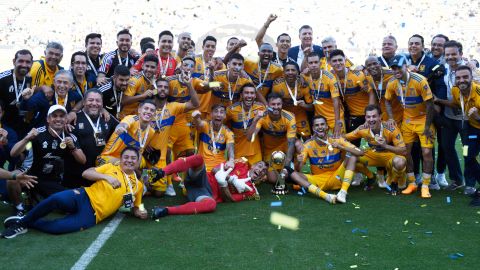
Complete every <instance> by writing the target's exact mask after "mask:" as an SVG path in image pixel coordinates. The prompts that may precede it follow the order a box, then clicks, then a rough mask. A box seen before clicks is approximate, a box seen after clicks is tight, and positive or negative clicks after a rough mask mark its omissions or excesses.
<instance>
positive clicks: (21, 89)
mask: <svg viewBox="0 0 480 270" xmlns="http://www.w3.org/2000/svg"><path fill="white" fill-rule="evenodd" d="M12 76H13V87H14V88H15V99H16V100H17V102H18V101H19V100H20V92H22V91H23V87H25V78H26V76H25V77H23V82H22V86H21V87H20V89H18V85H17V77H16V76H15V70H13V71H12Z"/></svg>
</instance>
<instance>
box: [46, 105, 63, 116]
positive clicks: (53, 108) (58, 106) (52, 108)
mask: <svg viewBox="0 0 480 270" xmlns="http://www.w3.org/2000/svg"><path fill="white" fill-rule="evenodd" d="M59 110H60V111H62V112H64V113H67V110H66V109H65V107H63V106H62V105H58V104H55V105H52V106H50V108H49V109H48V113H47V116H50V114H52V113H54V112H55V111H59Z"/></svg>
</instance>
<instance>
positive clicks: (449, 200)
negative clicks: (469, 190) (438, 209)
mask: <svg viewBox="0 0 480 270" xmlns="http://www.w3.org/2000/svg"><path fill="white" fill-rule="evenodd" d="M451 202H452V199H450V196H447V203H448V204H449V203H451Z"/></svg>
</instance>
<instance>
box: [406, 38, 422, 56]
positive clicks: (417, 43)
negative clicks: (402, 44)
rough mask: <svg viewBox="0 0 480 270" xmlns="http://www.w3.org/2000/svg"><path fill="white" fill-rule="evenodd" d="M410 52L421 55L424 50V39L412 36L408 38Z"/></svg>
mask: <svg viewBox="0 0 480 270" xmlns="http://www.w3.org/2000/svg"><path fill="white" fill-rule="evenodd" d="M408 52H409V53H410V55H413V56H417V57H418V56H420V55H421V54H422V52H423V44H422V40H421V39H420V38H419V37H411V38H410V40H408Z"/></svg>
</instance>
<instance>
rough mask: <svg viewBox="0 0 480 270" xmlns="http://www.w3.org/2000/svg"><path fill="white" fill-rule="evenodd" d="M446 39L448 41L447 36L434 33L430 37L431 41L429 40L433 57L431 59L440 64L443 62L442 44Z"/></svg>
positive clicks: (443, 50)
mask: <svg viewBox="0 0 480 270" xmlns="http://www.w3.org/2000/svg"><path fill="white" fill-rule="evenodd" d="M447 41H449V39H448V37H447V36H445V35H442V34H438V35H435V36H434V37H433V38H432V42H431V45H432V47H431V49H430V52H431V57H433V59H435V60H437V61H438V62H439V63H441V64H444V63H445V57H444V53H445V49H444V45H445V42H447Z"/></svg>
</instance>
